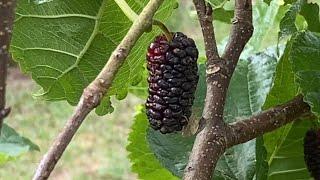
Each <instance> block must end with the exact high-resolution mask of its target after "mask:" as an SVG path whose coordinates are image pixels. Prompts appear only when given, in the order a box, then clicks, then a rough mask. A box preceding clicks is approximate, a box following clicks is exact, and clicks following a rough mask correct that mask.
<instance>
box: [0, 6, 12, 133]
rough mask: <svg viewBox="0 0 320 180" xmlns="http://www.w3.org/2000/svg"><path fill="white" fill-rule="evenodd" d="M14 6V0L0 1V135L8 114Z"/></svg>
mask: <svg viewBox="0 0 320 180" xmlns="http://www.w3.org/2000/svg"><path fill="white" fill-rule="evenodd" d="M15 6H16V1H15V0H0V133H1V129H2V124H3V120H4V118H5V117H6V116H7V115H8V114H9V112H10V108H8V107H6V79H7V69H8V63H9V60H10V58H11V56H10V53H9V47H10V41H11V34H12V27H13V21H14V14H15V13H14V12H15Z"/></svg>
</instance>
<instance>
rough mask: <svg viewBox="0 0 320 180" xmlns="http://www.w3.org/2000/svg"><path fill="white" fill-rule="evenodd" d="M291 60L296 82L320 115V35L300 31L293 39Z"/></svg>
mask: <svg viewBox="0 0 320 180" xmlns="http://www.w3.org/2000/svg"><path fill="white" fill-rule="evenodd" d="M292 49H293V50H292V51H291V53H290V60H291V62H292V66H293V71H294V73H295V74H296V83H297V84H298V86H299V88H300V90H301V92H302V93H303V95H304V96H305V97H304V100H305V101H306V102H307V103H309V105H310V106H311V111H312V112H313V113H314V114H315V115H317V116H318V117H320V61H319V56H320V35H319V34H317V33H312V32H301V33H298V34H297V35H296V36H295V37H294V38H293V40H292Z"/></svg>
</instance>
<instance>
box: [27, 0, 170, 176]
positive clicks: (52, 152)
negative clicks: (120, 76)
mask: <svg viewBox="0 0 320 180" xmlns="http://www.w3.org/2000/svg"><path fill="white" fill-rule="evenodd" d="M163 1H164V0H151V1H149V3H148V4H147V5H146V6H145V8H144V9H143V11H142V12H141V14H140V15H139V17H138V19H136V21H135V22H134V23H133V25H132V26H131V28H130V29H129V31H128V33H127V34H126V36H125V37H124V39H123V40H122V41H121V43H120V44H119V45H118V47H117V48H116V49H115V51H114V52H113V53H112V55H111V56H110V58H109V60H108V62H107V64H106V65H105V67H104V68H103V69H102V71H101V72H100V74H99V75H98V76H97V78H96V79H95V80H94V81H93V82H91V84H90V85H89V86H88V87H87V88H86V89H85V90H84V92H83V94H82V97H81V99H80V102H79V104H78V106H77V107H76V109H75V111H74V114H73V115H72V117H71V118H70V120H68V122H67V123H66V125H65V127H64V129H63V130H62V132H61V133H60V134H59V136H58V137H57V138H56V140H55V141H54V143H53V145H52V146H51V147H50V149H49V150H48V152H47V153H46V155H45V156H44V157H43V159H42V160H41V162H40V164H39V166H38V168H37V170H36V173H35V175H34V177H33V179H34V180H43V179H47V178H48V177H49V176H50V173H51V172H52V170H53V169H54V167H55V165H56V163H57V161H58V160H59V159H60V157H61V156H62V154H63V152H64V151H65V149H66V147H67V146H68V144H69V143H70V141H71V139H72V137H73V136H74V134H75V133H76V131H77V129H78V128H79V127H80V125H81V123H82V122H83V120H84V119H85V118H86V116H87V115H88V114H89V113H90V112H91V111H92V110H93V109H94V108H95V107H96V106H97V105H98V104H99V103H100V101H101V98H102V97H103V96H104V94H105V93H106V91H107V90H108V89H109V88H110V86H111V84H112V81H113V79H114V78H115V75H116V73H117V72H118V70H119V68H120V67H121V65H122V64H123V62H124V60H125V59H126V57H127V56H128V54H129V53H130V50H131V49H132V48H133V46H134V45H135V43H136V42H137V40H138V39H139V38H140V37H141V35H142V34H143V33H144V32H145V31H146V30H147V29H150V27H151V26H152V18H153V16H154V14H155V12H156V11H157V9H158V8H159V7H160V5H161V4H162V3H163Z"/></svg>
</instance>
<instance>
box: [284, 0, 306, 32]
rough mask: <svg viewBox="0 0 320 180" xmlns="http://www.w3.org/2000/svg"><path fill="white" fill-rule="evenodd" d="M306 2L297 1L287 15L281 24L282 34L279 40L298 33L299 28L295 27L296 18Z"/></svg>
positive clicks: (303, 0)
mask: <svg viewBox="0 0 320 180" xmlns="http://www.w3.org/2000/svg"><path fill="white" fill-rule="evenodd" d="M305 1H306V0H297V2H295V3H294V4H293V5H292V6H291V7H290V8H289V10H288V12H287V13H286V14H285V16H284V17H283V19H282V20H281V22H280V32H279V38H283V37H285V36H289V35H292V34H293V33H295V32H297V27H296V25H295V21H296V17H297V15H298V14H299V12H300V11H301V8H302V6H303V5H304V4H305Z"/></svg>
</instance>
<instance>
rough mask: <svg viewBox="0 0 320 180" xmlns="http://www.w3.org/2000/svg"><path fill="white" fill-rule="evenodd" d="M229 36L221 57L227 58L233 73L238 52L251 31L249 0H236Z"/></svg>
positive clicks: (250, 4)
mask: <svg viewBox="0 0 320 180" xmlns="http://www.w3.org/2000/svg"><path fill="white" fill-rule="evenodd" d="M234 13H235V14H234V18H233V21H232V23H233V25H232V28H231V33H230V38H229V41H228V44H227V46H226V48H225V51H224V54H223V55H222V59H225V60H227V64H228V69H229V70H230V71H231V72H230V74H232V73H233V71H234V69H235V67H236V65H237V62H238V60H239V57H240V54H241V53H242V51H243V48H244V46H245V45H246V44H247V42H248V41H249V39H250V38H251V36H252V33H253V25H252V2H251V0H236V1H235V11H234Z"/></svg>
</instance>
